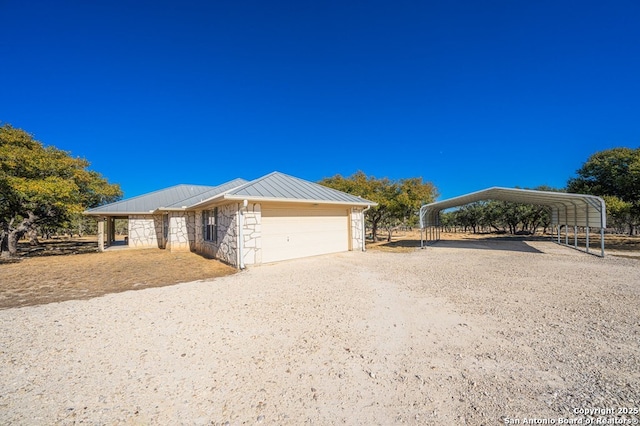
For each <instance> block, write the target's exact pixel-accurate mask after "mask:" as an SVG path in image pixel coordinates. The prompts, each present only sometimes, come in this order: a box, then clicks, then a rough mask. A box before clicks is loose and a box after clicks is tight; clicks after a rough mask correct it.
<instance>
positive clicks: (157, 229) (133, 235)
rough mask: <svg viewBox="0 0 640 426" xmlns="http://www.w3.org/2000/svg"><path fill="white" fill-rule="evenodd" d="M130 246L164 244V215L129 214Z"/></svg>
mask: <svg viewBox="0 0 640 426" xmlns="http://www.w3.org/2000/svg"><path fill="white" fill-rule="evenodd" d="M129 246H130V247H135V248H146V247H161V246H162V215H131V216H129Z"/></svg>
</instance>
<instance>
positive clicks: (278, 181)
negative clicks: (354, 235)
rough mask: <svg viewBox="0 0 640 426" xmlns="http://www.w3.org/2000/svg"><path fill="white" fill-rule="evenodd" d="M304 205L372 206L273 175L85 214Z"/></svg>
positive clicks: (176, 190)
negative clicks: (239, 203) (234, 204)
mask: <svg viewBox="0 0 640 426" xmlns="http://www.w3.org/2000/svg"><path fill="white" fill-rule="evenodd" d="M245 199H247V200H254V201H277V202H283V201H288V202H307V203H317V204H345V205H350V206H368V205H371V206H374V205H376V203H374V202H373V201H369V200H365V199H363V198H360V197H357V196H355V195H351V194H347V193H345V192H342V191H338V190H335V189H331V188H327V187H326V186H322V185H319V184H317V183H313V182H309V181H306V180H303V179H300V178H296V177H293V176H289V175H286V174H284V173H279V172H273V173H270V174H268V175H266V176H263V177H261V178H258V179H256V180H253V181H251V182H247V181H246V180H244V179H234V180H232V181H230V182H227V183H224V184H222V185H218V186H203V185H176V186H172V187H170V188H166V189H161V190H159V191H155V192H150V193H148V194H143V195H140V196H137V197H133V198H129V199H126V200H122V201H117V202H115V203H111V204H106V205H104V206H100V207H96V208H94V209H90V210H87V211H86V212H85V214H87V215H113V216H118V215H122V216H125V215H128V214H149V213H153V212H155V211H157V210H161V211H166V210H187V209H194V208H199V207H202V206H204V205H210V204H213V203H216V202H220V201H224V200H245Z"/></svg>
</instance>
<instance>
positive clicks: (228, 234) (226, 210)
mask: <svg viewBox="0 0 640 426" xmlns="http://www.w3.org/2000/svg"><path fill="white" fill-rule="evenodd" d="M237 213H238V204H237V203H233V204H227V205H224V206H218V224H217V225H218V226H217V228H216V229H217V231H216V232H217V236H218V241H217V243H216V242H213V241H205V240H204V235H203V227H202V210H199V211H197V212H196V213H195V215H194V220H195V223H196V224H197V226H196V229H195V233H194V234H195V250H196V251H197V252H198V253H201V254H203V255H205V256H207V257H212V258H215V259H218V260H221V261H222V262H225V263H228V264H229V265H231V266H238V255H237V253H238V247H237V241H238V239H237V235H238V222H237V216H238V214H237Z"/></svg>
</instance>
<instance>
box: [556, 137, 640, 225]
mask: <svg viewBox="0 0 640 426" xmlns="http://www.w3.org/2000/svg"><path fill="white" fill-rule="evenodd" d="M576 175H577V176H576V177H574V178H571V179H569V182H568V184H567V188H568V190H569V192H576V193H581V194H591V195H597V196H600V197H603V198H604V200H605V203H606V205H607V215H608V216H609V217H610V218H611V222H612V223H613V224H614V226H616V227H617V228H621V227H624V226H626V227H627V228H628V229H629V233H630V234H633V231H634V228H636V227H637V226H638V224H640V148H636V149H632V148H613V149H608V150H604V151H599V152H596V153H595V154H593V155H592V156H590V157H589V158H588V159H587V161H586V162H585V163H584V164H583V165H582V167H581V168H580V169H578V171H577V172H576Z"/></svg>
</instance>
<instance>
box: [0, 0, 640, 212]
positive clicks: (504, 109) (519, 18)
mask: <svg viewBox="0 0 640 426" xmlns="http://www.w3.org/2000/svg"><path fill="white" fill-rule="evenodd" d="M0 17H1V22H2V24H0V61H1V63H0V81H1V84H2V88H1V90H0V121H1V122H2V123H10V124H12V125H13V126H14V127H19V128H22V129H24V130H27V131H28V132H30V133H32V134H34V136H35V137H36V139H38V140H40V141H41V142H43V143H44V144H45V145H54V146H56V147H58V148H60V149H64V150H67V151H71V153H72V154H73V155H74V156H80V157H84V158H86V159H88V160H89V161H90V162H91V164H92V165H91V168H92V169H93V170H96V171H98V172H100V173H102V174H103V175H104V176H105V177H107V178H108V179H109V181H110V182H114V183H119V184H120V185H121V186H122V189H123V190H124V192H125V196H126V197H130V196H134V195H138V194H141V193H144V192H148V191H152V190H156V189H160V188H164V187H168V186H172V185H175V184H178V183H190V184H208V185H216V184H219V183H222V182H225V181H228V180H231V179H233V178H235V177H243V178H245V179H254V178H257V177H259V176H261V175H264V174H266V173H269V172H271V171H274V170H277V171H281V172H284V173H288V174H291V175H294V176H298V177H301V178H304V179H307V180H311V181H317V180H319V179H321V178H323V177H328V176H333V175H335V174H338V173H339V174H342V175H345V176H349V175H351V174H353V173H354V172H356V171H357V170H362V171H364V172H365V173H366V174H368V175H373V176H376V177H389V178H391V179H400V178H408V177H418V176H421V177H422V178H424V179H425V180H426V181H431V182H433V183H434V184H435V185H436V187H437V188H438V190H439V192H440V199H444V198H449V197H452V196H456V195H461V194H464V193H467V192H471V191H476V190H480V189H484V188H486V187H490V186H508V187H513V186H520V187H529V188H531V187H535V186H538V185H550V186H553V187H564V186H565V184H566V182H567V179H568V178H570V177H571V176H573V175H574V174H575V171H576V170H577V169H578V168H579V167H580V166H581V165H582V163H583V162H584V161H585V160H586V159H587V158H588V157H589V155H591V154H593V153H594V152H597V151H600V150H603V149H608V148H612V147H617V146H627V147H631V148H635V147H638V146H639V145H640V2H639V1H637V0H629V1H623V0H621V1H617V0H612V1H601V0H600V1H588V0H587V1H563V0H554V1H544V0H543V1H529V0H527V1H524V0H522V1H520V0H504V1H499V0H496V1H491V0H489V1H478V0H474V1H471V0H469V1H455V0H452V1H401V0H400V1H397V0H394V1H386V2H381V1H365V0H363V1H350V0H341V1H320V0H318V1H315V0H311V1H307V0H295V1H293V0H292V1H278V0H274V1H243V0H230V1H215V0H212V1H188V0H187V1H176V0H173V1H162V0H154V1H133V0H132V1H121V0H112V1H85V0H82V1H80V0H77V1H65V0H61V1H56V2H54V1H28V0H26V1H18V0H0Z"/></svg>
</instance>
